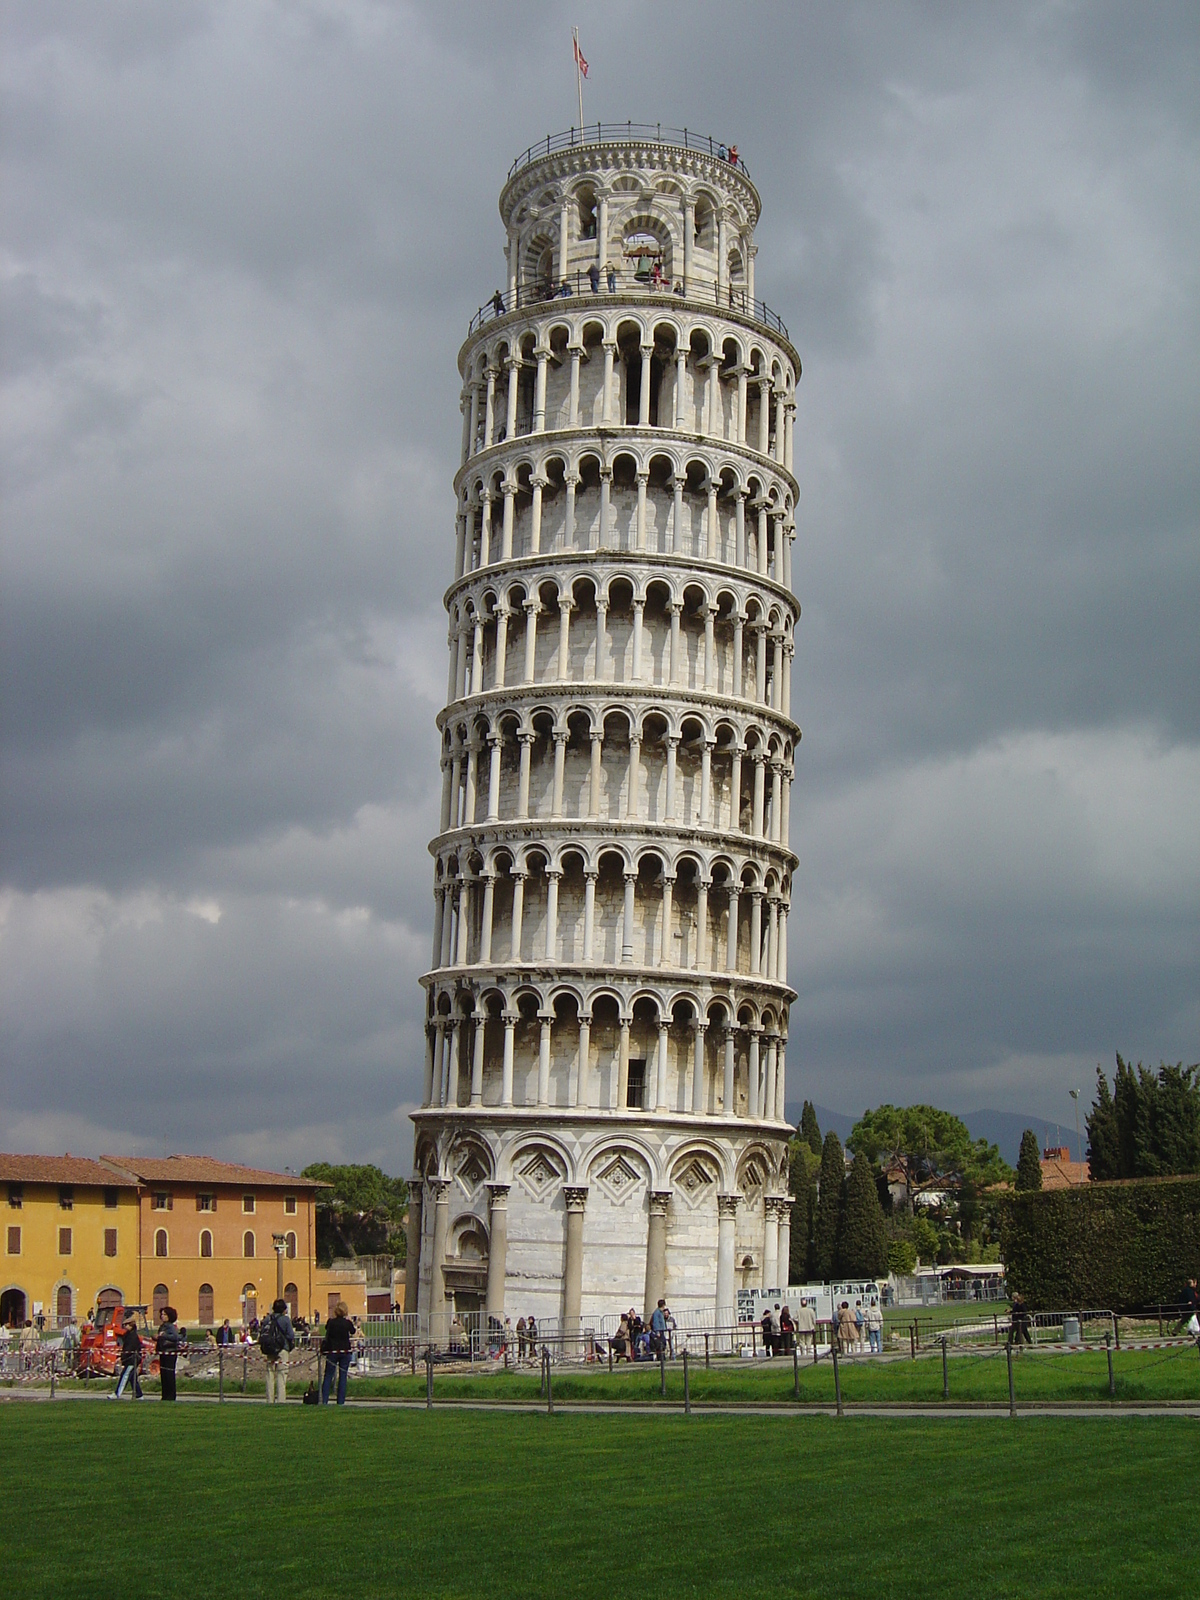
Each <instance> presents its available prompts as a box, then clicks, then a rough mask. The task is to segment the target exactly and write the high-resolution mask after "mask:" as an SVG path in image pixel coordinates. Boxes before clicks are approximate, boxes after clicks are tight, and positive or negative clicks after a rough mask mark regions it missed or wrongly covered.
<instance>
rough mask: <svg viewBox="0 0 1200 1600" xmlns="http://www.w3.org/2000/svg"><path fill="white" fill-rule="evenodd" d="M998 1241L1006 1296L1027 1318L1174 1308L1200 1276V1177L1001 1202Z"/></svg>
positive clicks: (1012, 1197)
mask: <svg viewBox="0 0 1200 1600" xmlns="http://www.w3.org/2000/svg"><path fill="white" fill-rule="evenodd" d="M1000 1238H1001V1253H1002V1255H1003V1258H1004V1266H1005V1273H1006V1276H1007V1280H1008V1288H1009V1292H1010V1293H1012V1292H1013V1291H1014V1290H1020V1292H1021V1293H1022V1294H1023V1295H1024V1296H1025V1298H1026V1300H1028V1301H1029V1303H1030V1305H1031V1307H1032V1308H1033V1309H1035V1310H1037V1309H1039V1308H1042V1309H1045V1310H1059V1309H1062V1308H1065V1307H1070V1306H1079V1307H1083V1308H1086V1309H1090V1310H1100V1309H1105V1310H1111V1311H1132V1310H1137V1309H1140V1308H1142V1307H1144V1306H1152V1305H1172V1304H1174V1303H1175V1302H1176V1301H1178V1299H1179V1296H1180V1293H1181V1291H1182V1289H1183V1285H1184V1283H1185V1281H1186V1279H1187V1278H1188V1277H1189V1276H1193V1277H1197V1278H1200V1178H1198V1177H1186V1178H1146V1179H1135V1180H1132V1181H1123V1182H1118V1183H1086V1184H1080V1185H1079V1186H1078V1187H1077V1188H1072V1189H1052V1190H1050V1191H1049V1192H1046V1191H1042V1192H1041V1193H1037V1192H1033V1193H1026V1194H1023V1193H1016V1194H1011V1195H1006V1196H1005V1198H1004V1201H1003V1204H1002V1207H1001V1230H1000Z"/></svg>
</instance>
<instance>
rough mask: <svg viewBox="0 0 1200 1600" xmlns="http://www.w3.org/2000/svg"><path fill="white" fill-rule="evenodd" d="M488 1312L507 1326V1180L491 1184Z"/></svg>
mask: <svg viewBox="0 0 1200 1600" xmlns="http://www.w3.org/2000/svg"><path fill="white" fill-rule="evenodd" d="M487 1190H488V1275H487V1314H488V1316H489V1317H494V1318H495V1320H496V1321H497V1322H498V1323H499V1324H500V1326H501V1327H503V1326H504V1280H505V1275H506V1272H507V1267H508V1190H509V1185H508V1184H507V1183H489V1184H488V1186H487Z"/></svg>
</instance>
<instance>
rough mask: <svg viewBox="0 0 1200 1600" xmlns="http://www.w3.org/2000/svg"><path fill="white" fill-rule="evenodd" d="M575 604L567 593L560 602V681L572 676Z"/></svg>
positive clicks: (564, 681)
mask: <svg viewBox="0 0 1200 1600" xmlns="http://www.w3.org/2000/svg"><path fill="white" fill-rule="evenodd" d="M574 609H575V607H574V604H573V603H572V602H571V600H570V599H568V597H567V596H566V595H562V596H560V598H559V602H558V681H559V683H566V682H567V681H568V679H569V678H570V676H571V613H572V611H574Z"/></svg>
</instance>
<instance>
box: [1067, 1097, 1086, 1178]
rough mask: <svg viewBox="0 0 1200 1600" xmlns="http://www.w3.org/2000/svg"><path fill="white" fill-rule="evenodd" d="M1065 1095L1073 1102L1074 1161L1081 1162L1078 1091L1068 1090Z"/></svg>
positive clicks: (1081, 1146) (1081, 1147) (1081, 1145)
mask: <svg viewBox="0 0 1200 1600" xmlns="http://www.w3.org/2000/svg"><path fill="white" fill-rule="evenodd" d="M1067 1093H1068V1094H1069V1095H1070V1096H1071V1099H1072V1100H1074V1102H1075V1159H1076V1161H1079V1162H1082V1160H1083V1144H1082V1142H1081V1140H1080V1137H1079V1090H1078V1089H1068V1090H1067Z"/></svg>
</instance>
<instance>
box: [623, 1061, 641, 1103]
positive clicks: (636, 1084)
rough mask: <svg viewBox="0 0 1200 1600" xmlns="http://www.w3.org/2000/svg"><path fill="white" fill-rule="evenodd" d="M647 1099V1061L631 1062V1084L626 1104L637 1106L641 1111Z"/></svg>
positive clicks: (628, 1086) (627, 1090) (627, 1091)
mask: <svg viewBox="0 0 1200 1600" xmlns="http://www.w3.org/2000/svg"><path fill="white" fill-rule="evenodd" d="M645 1098H646V1063H645V1061H630V1063H629V1082H628V1085H627V1087H626V1090H625V1104H626V1105H627V1106H635V1107H637V1108H638V1109H639V1110H640V1109H641V1107H642V1105H643V1104H644V1102H645Z"/></svg>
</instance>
